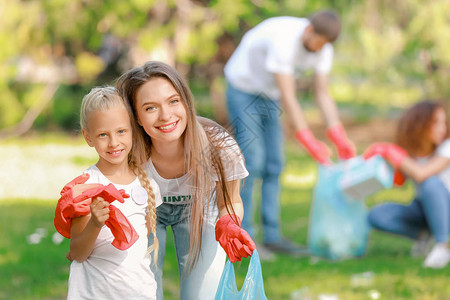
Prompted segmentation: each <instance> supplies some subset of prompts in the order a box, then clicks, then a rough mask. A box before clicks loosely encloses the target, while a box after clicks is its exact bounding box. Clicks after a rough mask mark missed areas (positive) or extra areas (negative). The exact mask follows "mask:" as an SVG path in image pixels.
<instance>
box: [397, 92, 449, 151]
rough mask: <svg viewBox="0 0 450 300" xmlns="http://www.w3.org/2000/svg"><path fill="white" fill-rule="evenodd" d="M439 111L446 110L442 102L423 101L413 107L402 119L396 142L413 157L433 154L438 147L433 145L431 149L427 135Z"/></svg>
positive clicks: (398, 127)
mask: <svg viewBox="0 0 450 300" xmlns="http://www.w3.org/2000/svg"><path fill="white" fill-rule="evenodd" d="M438 109H445V108H444V105H443V104H442V103H441V102H439V101H434V100H423V101H420V102H418V103H416V104H414V105H413V106H411V107H410V108H409V109H407V110H406V111H405V112H404V113H403V115H402V116H401V117H400V120H399V123H398V126H397V134H396V141H397V143H398V144H399V145H400V146H401V147H403V148H404V149H405V150H406V151H408V153H409V154H410V155H411V156H419V155H423V152H424V151H430V150H431V152H433V151H434V150H435V149H436V146H437V145H432V147H431V149H430V145H429V142H428V139H427V137H426V135H427V134H428V132H429V130H430V126H431V124H432V121H433V115H434V113H435V111H436V110H438ZM447 128H448V127H447ZM431 152H430V153H431Z"/></svg>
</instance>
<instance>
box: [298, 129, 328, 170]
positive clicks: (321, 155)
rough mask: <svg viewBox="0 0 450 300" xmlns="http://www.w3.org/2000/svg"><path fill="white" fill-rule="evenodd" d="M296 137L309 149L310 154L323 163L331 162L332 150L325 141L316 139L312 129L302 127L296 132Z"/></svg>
mask: <svg viewBox="0 0 450 300" xmlns="http://www.w3.org/2000/svg"><path fill="white" fill-rule="evenodd" d="M295 137H296V138H297V140H298V141H299V143H300V144H302V145H303V147H305V148H306V150H308V152H309V154H310V155H311V156H312V157H313V158H314V159H315V160H316V161H318V162H319V163H321V164H323V165H330V164H331V159H330V156H331V150H330V148H328V146H327V145H325V144H324V143H322V142H320V141H318V140H316V138H315V137H314V135H313V134H312V132H311V130H309V129H307V128H306V129H302V130H298V131H297V132H296V133H295Z"/></svg>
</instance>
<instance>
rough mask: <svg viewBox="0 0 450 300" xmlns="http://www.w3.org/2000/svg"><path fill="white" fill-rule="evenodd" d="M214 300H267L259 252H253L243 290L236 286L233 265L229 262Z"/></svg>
mask: <svg viewBox="0 0 450 300" xmlns="http://www.w3.org/2000/svg"><path fill="white" fill-rule="evenodd" d="M214 300H267V297H266V294H265V292H264V282H263V277H262V271H261V262H260V261H259V255H258V251H256V249H255V250H253V254H252V257H251V259H250V264H249V266H248V271H247V275H246V276H245V280H244V284H243V285H242V289H241V290H240V291H239V290H238V288H237V286H236V276H235V275H234V268H233V264H232V263H231V262H230V261H229V260H228V262H227V263H226V265H225V269H224V271H223V273H222V277H221V278H220V283H219V287H218V289H217V293H216V297H215V298H214Z"/></svg>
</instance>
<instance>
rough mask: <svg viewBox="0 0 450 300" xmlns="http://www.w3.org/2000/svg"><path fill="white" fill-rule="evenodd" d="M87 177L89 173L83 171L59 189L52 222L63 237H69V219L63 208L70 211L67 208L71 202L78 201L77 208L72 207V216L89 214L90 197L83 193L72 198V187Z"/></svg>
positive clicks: (71, 204) (84, 180)
mask: <svg viewBox="0 0 450 300" xmlns="http://www.w3.org/2000/svg"><path fill="white" fill-rule="evenodd" d="M88 179H89V174H87V173H85V174H83V175H80V176H78V177H76V178H75V179H73V180H72V181H71V182H69V183H68V184H66V185H65V186H64V187H63V189H62V190H61V198H60V199H59V200H58V203H57V204H56V209H55V219H54V220H53V223H54V225H55V228H56V230H57V231H58V232H59V233H60V234H61V235H62V236H64V237H66V238H68V239H70V224H71V219H72V218H68V216H67V215H64V214H63V210H65V209H66V213H69V212H70V209H67V207H69V206H73V203H74V202H75V201H76V203H79V205H78V206H77V208H75V207H74V211H73V218H76V217H81V216H84V215H87V214H89V212H90V211H91V209H90V208H89V204H91V199H88V198H87V197H86V196H85V195H79V196H77V197H75V199H74V198H73V193H72V188H73V187H74V186H75V185H77V184H83V183H85V182H86V181H87V180H88Z"/></svg>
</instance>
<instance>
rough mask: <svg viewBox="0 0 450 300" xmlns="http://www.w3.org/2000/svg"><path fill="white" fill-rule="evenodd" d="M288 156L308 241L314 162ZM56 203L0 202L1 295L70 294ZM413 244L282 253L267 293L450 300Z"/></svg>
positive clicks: (169, 284) (299, 223) (170, 272)
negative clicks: (360, 252)
mask: <svg viewBox="0 0 450 300" xmlns="http://www.w3.org/2000/svg"><path fill="white" fill-rule="evenodd" d="M287 162H288V163H287V165H286V170H285V172H284V174H283V176H282V186H283V190H282V194H281V202H282V213H281V217H282V220H283V233H284V235H285V236H287V237H289V238H290V239H292V240H294V241H295V242H297V243H299V244H302V245H306V244H307V231H308V215H309V208H310V204H311V198H312V190H313V187H314V182H315V180H316V178H317V169H316V166H315V164H314V163H313V162H312V161H311V159H310V158H309V157H307V156H306V155H305V154H304V152H303V151H301V150H300V149H299V147H298V146H296V145H293V144H288V147H287ZM412 194H413V188H412V185H411V184H408V185H406V186H405V187H403V188H401V189H392V190H385V191H381V192H379V193H377V194H375V195H373V196H371V197H370V198H368V199H367V204H368V205H369V206H372V205H374V204H376V203H379V202H382V201H386V200H387V199H389V200H395V201H399V202H407V201H409V199H410V197H411V196H412ZM54 207H55V201H43V200H33V199H10V200H2V201H0V299H65V294H66V291H67V279H68V273H69V262H68V261H67V260H66V258H65V255H66V253H67V251H68V248H69V241H68V240H67V239H66V240H64V241H63V242H62V243H61V244H54V243H53V242H52V235H53V233H54V232H55V230H54V226H53V216H54ZM37 228H44V229H45V230H46V231H47V236H45V237H44V238H43V239H42V240H41V242H40V243H39V244H28V242H27V236H29V235H30V234H32V233H34V232H35V231H36V229H37ZM169 234H170V231H169ZM258 238H259V237H258ZM411 244H412V242H411V241H409V240H407V239H403V238H399V237H396V236H392V235H387V234H382V233H379V232H372V233H371V236H370V239H369V243H368V249H367V253H366V255H365V256H364V257H363V258H359V259H352V260H344V261H328V260H325V259H318V258H315V257H300V258H291V257H289V256H283V255H279V256H277V258H276V260H274V261H271V262H267V261H263V262H262V270H263V276H264V284H265V289H266V295H267V297H268V299H271V300H281V299H283V300H288V299H294V300H295V299H298V300H300V299H301V300H306V299H311V300H315V299H319V295H322V296H324V295H337V297H338V298H333V299H340V300H344V299H345V300H362V299H389V300H394V299H414V300H431V299H435V300H447V299H450V285H449V284H448V280H449V278H450V266H448V267H447V268H445V269H443V270H430V269H424V268H422V261H423V258H411V257H410V256H409V250H410V248H411ZM167 249H168V251H167V253H166V261H165V265H164V285H165V291H164V292H165V299H167V300H171V299H179V295H178V292H179V280H178V270H177V263H176V258H175V253H174V249H173V242H172V239H171V237H169V238H168V245H167ZM248 262H249V260H248V259H246V260H244V261H243V262H242V263H240V264H239V263H238V264H236V266H235V269H236V275H237V281H238V285H240V284H241V283H242V281H243V278H244V277H245V273H246V267H247V265H248ZM364 276H366V277H364ZM200 300H201V299H200Z"/></svg>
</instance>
